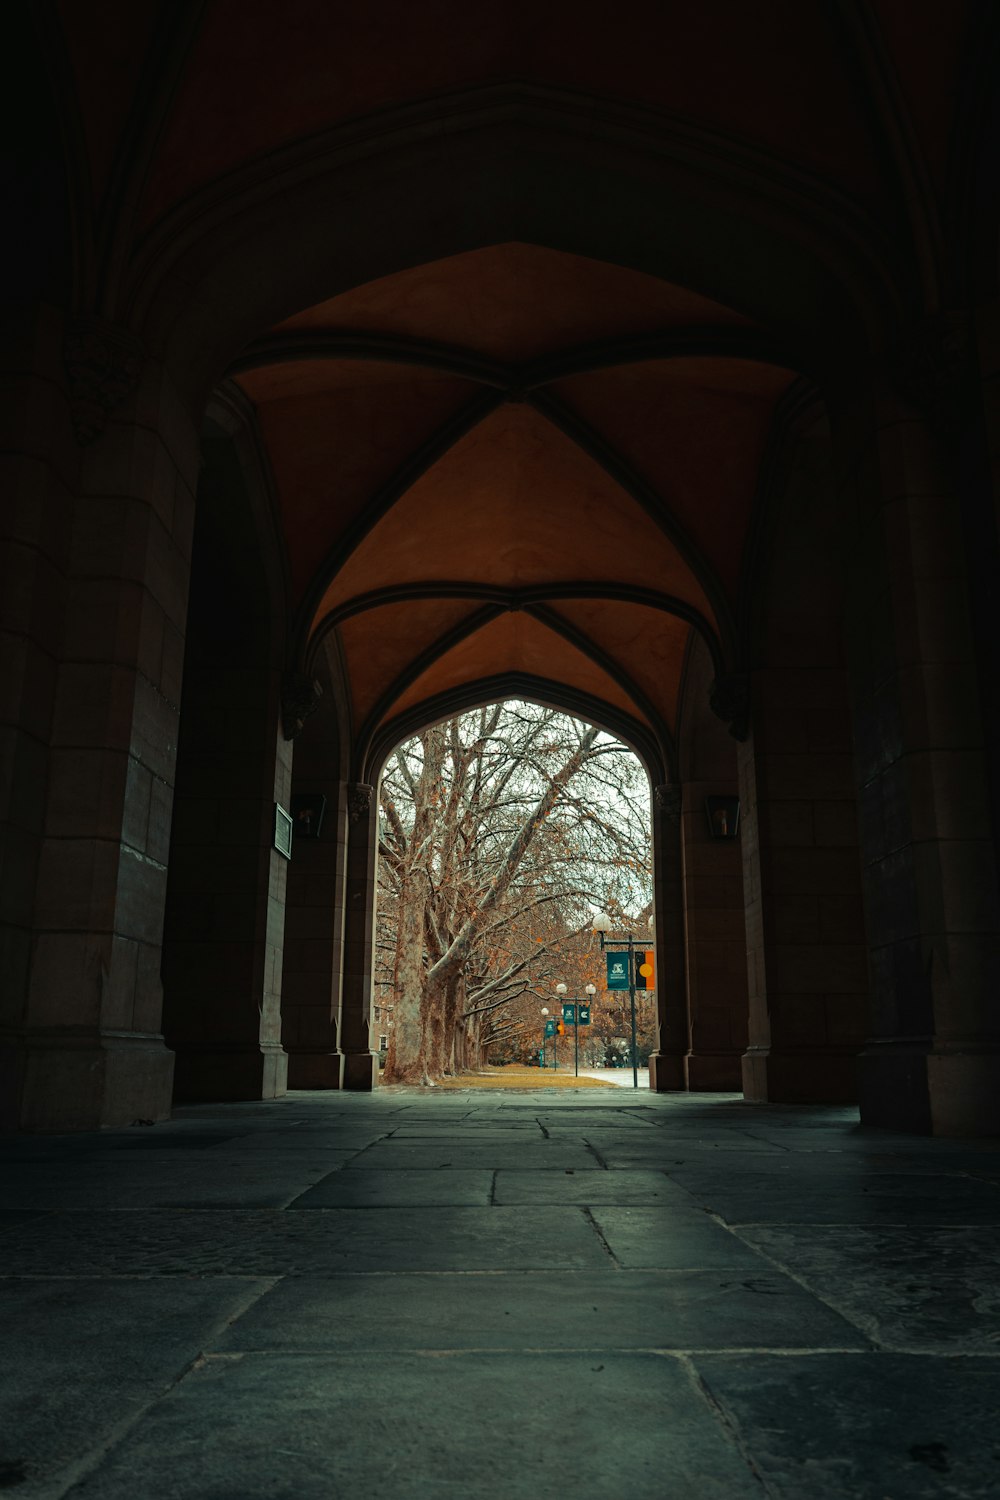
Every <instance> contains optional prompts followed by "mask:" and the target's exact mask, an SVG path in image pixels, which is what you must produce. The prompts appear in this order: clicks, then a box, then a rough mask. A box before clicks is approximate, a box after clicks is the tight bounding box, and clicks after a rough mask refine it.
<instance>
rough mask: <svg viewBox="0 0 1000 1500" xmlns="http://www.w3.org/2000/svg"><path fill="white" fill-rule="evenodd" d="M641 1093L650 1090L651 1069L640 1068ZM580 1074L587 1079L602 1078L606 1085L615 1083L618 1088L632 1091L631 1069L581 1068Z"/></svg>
mask: <svg viewBox="0 0 1000 1500" xmlns="http://www.w3.org/2000/svg"><path fill="white" fill-rule="evenodd" d="M637 1071H638V1075H639V1092H640V1093H642V1091H643V1090H644V1089H645V1090H647V1091H648V1089H649V1069H648V1068H639V1069H638V1070H637ZM580 1072H581V1073H583V1074H584V1076H585V1077H587V1078H601V1079H603V1080H604V1082H605V1083H613V1084H614V1085H615V1086H616V1088H620V1089H630V1088H632V1087H633V1084H632V1069H631V1068H581V1069H580Z"/></svg>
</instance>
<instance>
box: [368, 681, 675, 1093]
mask: <svg viewBox="0 0 1000 1500" xmlns="http://www.w3.org/2000/svg"><path fill="white" fill-rule="evenodd" d="M380 813H381V817H380V839H379V852H380V856H381V858H380V875H379V916H378V922H377V928H376V951H377V969H376V977H377V979H378V980H379V982H380V988H381V990H382V992H383V994H388V995H391V1003H392V1005H393V1026H392V1029H391V1031H390V1033H389V1053H388V1058H387V1063H386V1079H387V1081H390V1082H422V1083H429V1082H433V1080H434V1079H435V1078H437V1077H440V1076H441V1075H442V1074H443V1073H446V1072H451V1071H454V1070H456V1069H459V1068H461V1067H463V1066H466V1065H468V1064H470V1063H473V1064H474V1063H478V1062H479V1061H480V1060H481V1058H482V1056H483V1055H484V1050H488V1049H489V1047H490V1046H498V1045H501V1044H505V1043H508V1042H509V1041H510V1040H511V1038H513V1037H516V1036H517V1035H519V1034H520V1033H521V1032H523V1030H524V1028H525V1025H526V1024H527V1021H526V1017H527V1015H528V1013H529V1012H528V1011H526V1009H525V1003H526V997H528V996H529V995H532V994H533V995H534V996H536V997H537V996H538V995H540V994H542V993H548V994H551V982H552V975H553V972H554V969H555V967H556V966H557V965H558V964H564V963H565V962H566V954H567V947H568V945H569V946H570V947H572V944H571V943H570V939H571V938H572V935H573V934H574V933H578V932H581V931H583V930H584V929H585V928H587V927H589V924H590V920H591V915H592V912H593V909H594V907H595V906H601V905H605V906H609V907H610V908H612V909H615V908H618V909H624V907H625V905H626V904H627V905H628V906H629V907H631V908H632V909H634V908H635V907H636V906H638V905H639V904H641V901H642V900H643V899H646V893H648V885H649V838H650V827H649V787H648V782H647V780H646V777H645V774H644V772H643V771H642V768H641V766H640V765H639V762H638V761H637V760H636V758H635V756H634V755H633V754H632V752H631V751H629V750H627V749H626V747H625V746H623V745H621V744H620V743H619V742H618V741H616V740H614V739H612V738H611V737H610V736H609V735H607V734H605V733H604V732H603V731H601V730H598V729H596V728H594V727H593V726H592V725H587V724H582V723H580V722H579V721H578V720H575V719H571V718H568V717H567V716H566V715H563V714H557V713H555V712H554V711H552V710H550V709H544V708H539V707H537V706H536V705H533V704H527V703H517V702H514V703H507V704H495V705H492V706H490V707H488V708H484V709H479V710H476V711H474V712H473V713H469V714H464V715H461V716H460V717H458V718H455V719H451V720H448V721H446V722H445V723H441V724H436V725H433V726H432V727H431V728H429V729H427V730H425V731H424V732H423V733H422V734H420V735H418V736H417V737H416V738H415V739H412V740H409V741H407V742H406V743H405V744H403V745H401V746H400V747H399V748H398V749H397V750H396V751H395V753H394V754H393V756H392V757H390V760H389V762H388V764H387V766H386V769H385V773H384V775H383V778H382V784H381V788H380ZM577 946H578V945H577ZM542 986H548V988H547V989H546V990H544V991H543V989H542ZM536 1009H537V1007H536Z"/></svg>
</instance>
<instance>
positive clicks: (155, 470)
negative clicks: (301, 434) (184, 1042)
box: [8, 320, 198, 1130]
mask: <svg viewBox="0 0 1000 1500" xmlns="http://www.w3.org/2000/svg"><path fill="white" fill-rule="evenodd" d="M63 355H64V369H65V389H66V392H67V394H68V396H69V414H70V416H71V418H72V420H73V423H74V426H75V429H76V435H77V439H78V441H79V442H80V443H81V455H80V469H79V473H80V478H79V483H78V486H77V493H76V495H75V498H74V503H73V507H72V516H71V526H70V529H69V533H68V535H66V536H65V537H64V538H63V541H62V549H63V559H64V569H65V571H64V573H63V574H62V576H61V577H60V578H59V579H58V581H56V580H55V579H54V580H53V583H54V589H55V592H56V593H58V595H59V596H60V605H61V612H62V620H61V622H60V623H61V626H62V628H61V629H60V631H59V637H60V638H59V647H58V655H59V661H58V669H57V672H56V675H55V684H54V697H53V707H52V719H51V751H50V754H49V775H48V785H47V789H46V799H45V823H44V836H43V839H42V842H41V845H40V849H39V857H38V867H37V883H36V887H35V912H34V938H33V952H32V963H31V971H30V977H29V980H28V987H27V996H26V1001H25V1004H24V1006H23V1008H22V1011H21V1016H20V1021H19V1024H18V1026H17V1034H16V1037H15V1051H16V1053H17V1060H16V1065H15V1067H14V1069H13V1077H12V1079H11V1082H12V1084H13V1090H12V1092H11V1093H9V1094H8V1098H9V1099H11V1100H12V1101H14V1100H16V1101H17V1102H16V1103H14V1102H12V1103H11V1104H10V1105H9V1110H10V1112H11V1114H13V1115H16V1116H17V1121H18V1122H19V1123H20V1124H21V1125H22V1126H23V1127H24V1128H27V1129H36V1130H64V1129H95V1128H98V1127H100V1126H105V1125H120V1124H128V1123H130V1122H131V1121H132V1120H134V1119H137V1118H142V1119H160V1118H163V1117H164V1116H166V1115H167V1114H168V1113H169V1108H170V1087H171V1077H172V1070H173V1058H172V1057H171V1055H170V1053H169V1052H168V1051H167V1049H166V1048H165V1046H164V1043H163V1038H162V1035H161V1034H160V1012H161V988H160V943H161V937H162V924H163V902H164V891H165V884H166V859H167V845H168V837H169V825H170V811H171V796H172V787H173V777H174V761H175V755H176V746H177V721H178V705H179V700H180V683H181V662H182V655H183V632H184V622H185V611H186V601H187V586H188V567H189V556H190V539H191V525H192V517H193V507H194V483H195V476H196V473H197V463H198V448H197V442H196V434H195V432H194V429H193V426H192V423H191V421H190V419H189V417H188V415H187V413H186V412H184V411H183V410H182V409H181V408H180V406H179V404H178V402H177V399H176V397H175V395H174V393H173V390H172V387H171V384H170V381H169V379H168V378H167V376H166V375H165V373H164V372H163V371H162V370H161V369H159V368H158V367H157V366H156V365H155V364H154V363H153V362H151V361H145V363H143V358H142V352H141V350H139V349H138V347H137V346H136V345H135V343H134V341H133V340H132V339H131V338H130V337H129V335H128V334H126V333H124V332H123V331H122V330H119V329H116V328H113V327H109V326H107V325H104V324H99V323H97V322H96V321H93V320H92V321H90V322H88V323H77V324H75V325H73V326H72V327H71V328H70V329H69V330H68V332H67V334H66V336H65V339H64V344H63ZM64 422H65V416H63V415H60V414H59V413H57V412H56V411H54V410H50V411H49V412H48V413H47V414H46V417H45V420H44V423H43V424H42V426H41V427H40V428H39V432H38V438H39V443H40V444H41V442H42V441H43V440H44V434H45V432H51V433H52V435H53V443H54V448H55V450H56V451H57V452H58V451H59V446H60V437H59V433H60V430H61V426H62V424H64ZM28 431H29V433H30V418H29V424H28ZM30 441H32V439H31V438H30V437H29V442H30ZM36 475H37V471H36ZM36 600H38V601H39V602H40V596H37V595H36ZM41 607H44V606H41ZM59 616H60V608H59V607H57V608H56V610H55V611H54V614H53V618H54V620H55V621H57V622H59ZM57 628H58V625H57ZM11 1071H12V1070H10V1069H9V1068H8V1076H10V1074H11Z"/></svg>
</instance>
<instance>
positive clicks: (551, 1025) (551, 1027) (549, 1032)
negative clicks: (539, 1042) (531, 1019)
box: [545, 1021, 556, 1036]
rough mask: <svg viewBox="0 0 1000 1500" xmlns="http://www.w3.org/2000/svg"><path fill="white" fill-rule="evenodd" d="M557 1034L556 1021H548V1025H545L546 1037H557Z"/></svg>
mask: <svg viewBox="0 0 1000 1500" xmlns="http://www.w3.org/2000/svg"><path fill="white" fill-rule="evenodd" d="M555 1034H556V1023H555V1021H546V1023H545V1035H546V1036H555Z"/></svg>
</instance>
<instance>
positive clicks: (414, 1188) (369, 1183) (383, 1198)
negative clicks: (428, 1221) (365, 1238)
mask: <svg viewBox="0 0 1000 1500" xmlns="http://www.w3.org/2000/svg"><path fill="white" fill-rule="evenodd" d="M532 1175H536V1174H532ZM493 1179H494V1173H493V1172H489V1171H483V1170H479V1171H470V1172H463V1171H462V1170H461V1169H460V1168H457V1169H455V1170H452V1171H447V1172H421V1171H407V1170H406V1169H405V1168H404V1169H402V1170H400V1171H396V1172H386V1171H378V1172H366V1171H363V1170H359V1171H356V1172H334V1173H332V1174H331V1175H330V1176H329V1177H324V1179H323V1180H322V1182H318V1183H317V1184H316V1186H315V1187H311V1188H309V1189H308V1190H307V1191H306V1192H304V1193H301V1194H300V1195H299V1196H298V1197H297V1198H295V1199H293V1200H292V1202H291V1203H290V1204H289V1205H288V1207H289V1208H292V1209H299V1208H302V1209H311V1208H338V1207H339V1208H393V1207H400V1208H401V1207H404V1206H412V1205H413V1204H421V1205H423V1206H424V1207H425V1208H462V1207H466V1208H475V1207H480V1208H486V1207H487V1206H488V1205H489V1204H490V1203H491V1202H493V1201H494V1200H493ZM549 1201H553V1202H560V1201H562V1200H560V1199H554V1198H553V1199H551V1200H549ZM572 1201H574V1202H575V1201H576V1200H575V1199H574V1200H572Z"/></svg>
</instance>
